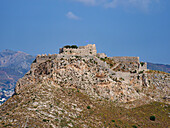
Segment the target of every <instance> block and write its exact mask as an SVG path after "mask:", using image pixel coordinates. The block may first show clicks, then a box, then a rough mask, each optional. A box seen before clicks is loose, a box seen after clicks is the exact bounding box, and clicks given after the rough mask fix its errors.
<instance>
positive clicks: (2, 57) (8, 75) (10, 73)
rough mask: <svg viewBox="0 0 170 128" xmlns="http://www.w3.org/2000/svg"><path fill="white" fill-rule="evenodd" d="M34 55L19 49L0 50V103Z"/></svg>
mask: <svg viewBox="0 0 170 128" xmlns="http://www.w3.org/2000/svg"><path fill="white" fill-rule="evenodd" d="M34 59H35V57H34V56H31V55H28V54H26V53H24V52H20V51H17V52H16V51H12V50H8V49H6V50H3V51H2V52H0V104H1V103H3V102H4V101H5V100H6V99H8V98H9V97H10V96H11V95H12V94H13V92H14V88H15V84H16V82H17V80H18V79H19V78H21V77H23V76H24V74H25V73H26V72H27V71H28V70H29V69H30V65H31V63H32V62H33V60H34Z"/></svg>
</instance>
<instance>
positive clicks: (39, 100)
mask: <svg viewBox="0 0 170 128" xmlns="http://www.w3.org/2000/svg"><path fill="white" fill-rule="evenodd" d="M169 93H170V74H169V73H165V72H160V71H153V70H148V69H147V67H146V63H144V62H140V61H139V57H107V56H106V55H104V54H103V53H97V51H96V48H95V45H87V46H81V47H79V48H76V49H75V48H73V49H72V48H65V47H64V48H62V49H60V54H54V55H38V56H37V57H36V59H35V61H34V62H33V63H32V64H31V69H30V70H29V71H28V72H27V73H26V74H25V76H24V77H23V78H21V79H19V80H18V82H17V84H16V87H15V95H13V96H12V97H11V98H10V99H8V100H7V101H6V102H5V103H4V104H3V105H1V106H0V113H1V118H0V127H8V126H9V127H14V128H15V127H53V128H56V127H68V128H69V127H78V128H81V127H82V128H84V127H95V128H103V127H110V128H112V127H134V128H136V127H145V128H148V127H149V128H152V127H153V128H155V127H168V125H169V124H168V122H169V121H170V120H169V117H168V116H169V115H168V112H169V110H170V109H169V108H170V107H169ZM155 118H156V119H155Z"/></svg>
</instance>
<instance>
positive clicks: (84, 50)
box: [59, 44, 97, 55]
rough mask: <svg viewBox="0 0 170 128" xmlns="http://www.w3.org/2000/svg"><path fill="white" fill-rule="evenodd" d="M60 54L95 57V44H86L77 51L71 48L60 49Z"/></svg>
mask: <svg viewBox="0 0 170 128" xmlns="http://www.w3.org/2000/svg"><path fill="white" fill-rule="evenodd" d="M59 53H60V54H70V55H96V54H97V50H96V46H95V44H88V45H86V46H80V47H79V48H77V49H73V48H60V51H59Z"/></svg>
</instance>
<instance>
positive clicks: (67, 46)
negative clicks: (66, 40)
mask: <svg viewBox="0 0 170 128" xmlns="http://www.w3.org/2000/svg"><path fill="white" fill-rule="evenodd" d="M64 48H73V49H77V48H78V46H77V45H71V46H70V45H66V46H64Z"/></svg>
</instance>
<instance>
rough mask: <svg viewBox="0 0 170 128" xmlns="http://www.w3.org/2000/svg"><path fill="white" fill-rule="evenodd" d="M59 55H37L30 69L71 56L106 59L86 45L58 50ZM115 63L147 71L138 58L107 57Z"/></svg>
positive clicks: (91, 46)
mask: <svg viewBox="0 0 170 128" xmlns="http://www.w3.org/2000/svg"><path fill="white" fill-rule="evenodd" d="M59 53H60V54H52V55H51V54H48V55H46V54H42V55H38V56H37V57H36V59H35V62H34V63H32V65H31V67H32V68H33V67H36V66H37V65H38V64H40V63H43V62H45V61H47V60H51V59H56V58H68V59H69V58H70V57H72V56H82V57H83V56H97V57H99V58H105V57H107V56H106V54H104V53H97V50H96V46H95V44H88V45H86V46H80V47H79V48H77V49H73V48H60V52H59ZM109 58H110V59H111V60H113V61H114V62H115V63H119V64H121V63H130V64H132V65H133V64H137V65H138V66H137V67H138V68H139V71H146V70H147V63H143V62H141V63H140V61H139V57H118V56H117V57H109Z"/></svg>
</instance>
